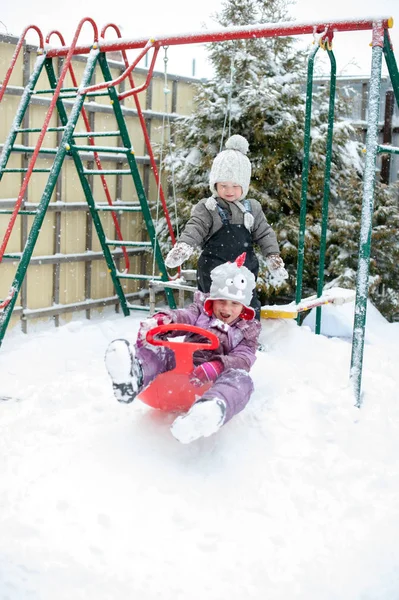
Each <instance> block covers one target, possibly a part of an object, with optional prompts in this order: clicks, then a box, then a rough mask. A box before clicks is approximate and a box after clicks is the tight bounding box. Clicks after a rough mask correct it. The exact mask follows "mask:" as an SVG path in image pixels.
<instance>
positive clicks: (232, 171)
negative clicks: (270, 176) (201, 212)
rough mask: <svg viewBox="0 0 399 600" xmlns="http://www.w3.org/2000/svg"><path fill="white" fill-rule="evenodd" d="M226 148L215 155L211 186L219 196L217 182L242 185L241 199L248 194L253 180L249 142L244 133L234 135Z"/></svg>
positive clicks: (213, 192)
mask: <svg viewBox="0 0 399 600" xmlns="http://www.w3.org/2000/svg"><path fill="white" fill-rule="evenodd" d="M225 146H226V150H223V151H222V152H219V154H218V155H217V156H216V157H215V159H214V161H213V164H212V169H211V172H210V175H209V187H210V189H211V192H212V194H213V195H214V196H217V191H216V184H217V183H221V182H228V181H231V182H232V183H235V184H236V185H240V186H241V187H242V194H241V196H240V198H239V200H243V199H244V198H245V196H246V195H247V194H248V189H249V183H250V181H251V163H250V162H249V159H248V157H247V152H248V148H249V145H248V142H247V140H246V139H245V138H244V137H243V136H242V135H232V136H231V137H229V139H228V140H227V142H226V144H225Z"/></svg>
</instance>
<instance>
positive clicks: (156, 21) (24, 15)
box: [0, 0, 399, 77]
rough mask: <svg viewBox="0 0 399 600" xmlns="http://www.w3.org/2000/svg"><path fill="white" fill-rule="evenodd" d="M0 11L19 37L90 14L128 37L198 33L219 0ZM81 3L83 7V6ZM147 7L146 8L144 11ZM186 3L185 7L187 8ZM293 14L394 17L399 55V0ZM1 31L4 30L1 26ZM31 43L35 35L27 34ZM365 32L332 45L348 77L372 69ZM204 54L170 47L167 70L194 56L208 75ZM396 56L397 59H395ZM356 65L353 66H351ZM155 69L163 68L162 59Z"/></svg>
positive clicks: (310, 4) (46, 4) (64, 28)
mask: <svg viewBox="0 0 399 600" xmlns="http://www.w3.org/2000/svg"><path fill="white" fill-rule="evenodd" d="M2 4H3V6H2V8H1V11H0V21H1V22H2V23H3V24H4V25H5V26H6V28H7V31H8V32H9V33H13V34H17V35H19V34H20V32H21V31H22V30H23V29H24V27H25V26H26V25H29V24H31V23H33V24H36V25H38V26H39V27H40V28H41V29H42V31H43V32H44V33H47V32H48V31H50V30H51V29H59V30H60V31H61V33H63V35H64V37H65V38H66V40H67V42H69V41H70V40H71V39H72V36H73V33H74V31H75V29H76V26H77V24H78V22H79V20H80V19H81V18H82V17H87V16H90V17H92V18H93V19H94V20H95V21H96V23H97V25H98V26H99V28H101V27H102V26H103V25H104V24H105V23H109V22H115V23H116V24H118V25H120V26H121V28H122V35H123V37H126V38H131V37H135V36H140V37H146V36H147V35H148V37H150V36H152V35H156V34H159V33H165V34H166V33H186V32H190V31H198V30H200V29H201V28H202V27H203V26H204V25H206V26H207V27H208V28H209V29H213V28H215V27H216V26H217V25H216V23H215V22H214V21H212V19H211V15H212V14H214V13H215V12H216V11H217V10H218V8H220V7H221V4H222V3H221V0H201V1H198V2H190V3H187V0H169V2H165V1H164V0H152V1H151V2H149V3H147V4H145V3H139V4H136V6H137V8H135V3H133V2H131V1H130V0H129V1H127V0H119V1H118V2H116V3H115V9H114V10H113V11H112V10H110V6H111V5H112V3H110V2H109V1H108V0H106V1H105V0H99V1H97V2H93V3H92V5H91V6H89V5H88V4H87V3H82V2H81V0H68V3H67V9H66V10H65V11H63V10H62V8H61V5H60V4H59V3H56V2H54V0H41V1H40V3H35V2H32V1H31V0H18V2H11V1H10V2H3V3H2ZM82 6H84V8H83V9H82ZM146 7H148V12H147V13H146V12H145V10H146ZM188 7H189V8H188ZM291 14H292V17H293V18H295V19H296V20H297V21H301V22H306V21H312V22H313V21H317V20H322V21H323V20H326V19H329V20H331V19H345V18H348V19H353V18H357V17H365V16H366V17H368V16H393V17H394V20H395V21H396V25H395V24H394V27H393V29H392V30H391V37H392V41H393V43H394V48H395V47H396V48H397V50H396V53H397V55H398V54H399V2H398V1H397V0H379V2H375V0H361V1H360V0H333V1H331V2H328V3H327V2H324V3H321V2H316V1H315V0H298V2H297V3H296V4H294V5H293V6H292V7H291ZM0 31H4V27H3V25H1V24H0ZM84 34H86V36H87V35H88V36H89V39H90V36H91V28H90V26H89V25H85V27H84V29H83V31H82V35H84ZM302 37H303V39H304V41H305V43H306V44H311V41H312V40H311V39H310V38H309V37H308V36H307V37H306V38H305V37H304V36H302ZM28 39H30V40H31V41H32V43H35V42H36V40H37V36H35V35H32V36H31V37H30V38H28ZM370 40H371V35H370V33H369V32H353V33H345V34H337V35H336V37H335V43H334V52H335V54H336V58H337V69H338V72H339V73H342V74H347V75H367V74H369V72H370V62H371V49H370V47H369V45H368V44H369V42H370ZM205 57H206V54H205V52H204V50H203V49H202V48H201V47H199V46H194V45H188V46H184V47H182V48H180V49H179V48H177V47H172V48H170V49H169V58H170V62H169V68H170V72H174V73H176V72H178V73H179V74H183V75H189V76H190V75H192V66H193V59H195V61H196V75H197V76H198V77H205V76H207V75H209V74H210V68H209V66H208V65H207V62H206V58H205ZM397 60H398V59H397ZM354 63H356V64H354ZM157 68H159V69H162V68H163V63H162V58H161V59H160V63H159V66H158V67H157Z"/></svg>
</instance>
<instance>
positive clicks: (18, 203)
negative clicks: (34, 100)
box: [0, 17, 98, 262]
mask: <svg viewBox="0 0 399 600" xmlns="http://www.w3.org/2000/svg"><path fill="white" fill-rule="evenodd" d="M86 21H88V22H89V23H90V24H91V25H92V26H93V30H94V43H95V44H97V43H98V29H97V25H96V24H95V22H94V21H93V19H91V18H90V17H85V18H84V19H81V21H80V22H79V24H78V26H77V28H76V32H75V35H74V37H73V40H72V44H71V46H70V48H69V51H68V53H67V56H66V59H65V62H64V64H63V66H62V70H61V73H60V76H59V79H58V83H57V87H56V88H55V90H54V95H53V98H52V100H51V102H50V106H49V108H48V110H47V113H46V116H45V118H44V123H43V127H42V130H41V132H40V135H39V139H38V140H37V142H36V146H35V149H34V151H33V154H32V156H31V159H30V161H29V165H28V169H27V172H26V173H25V177H24V180H23V182H22V185H21V189H20V191H19V195H18V198H17V201H16V203H15V206H14V210H13V212H12V215H11V218H10V221H9V223H8V226H7V229H6V232H5V234H4V238H3V242H2V244H1V247H0V262H1V261H2V260H3V256H4V253H5V251H6V248H7V244H8V240H9V239H10V236H11V232H12V230H13V227H14V224H15V221H16V219H17V216H18V213H19V209H20V207H21V204H22V201H23V198H24V195H25V192H26V189H27V187H28V183H29V180H30V177H31V175H32V172H33V169H34V167H35V164H36V160H37V157H38V156H39V152H40V148H41V146H42V144H43V140H44V137H45V135H46V133H47V128H48V126H49V122H50V119H51V116H52V114H53V112H54V108H55V106H56V102H57V100H58V96H59V94H60V91H61V88H62V84H63V83H64V79H65V76H66V74H67V71H68V69H69V65H70V63H71V60H72V56H73V55H74V54H75V48H76V44H77V41H78V37H79V35H80V31H81V29H82V27H83V25H84V23H85V22H86Z"/></svg>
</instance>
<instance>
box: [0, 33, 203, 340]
mask: <svg viewBox="0 0 399 600" xmlns="http://www.w3.org/2000/svg"><path fill="white" fill-rule="evenodd" d="M17 41H18V40H17V39H16V38H13V37H9V36H0V81H2V80H3V79H4V76H5V74H6V72H7V69H8V67H9V65H10V63H11V58H12V56H13V53H14V50H15V46H16V43H17ZM107 59H108V64H109V66H110V68H111V72H112V76H113V77H117V76H119V75H120V74H121V73H122V72H123V71H124V65H123V64H122V62H120V60H118V55H115V56H111V57H110V56H107ZM35 61H36V48H35V47H33V46H29V45H24V47H23V50H21V53H20V55H19V58H18V60H17V63H16V66H15V68H14V71H13V74H12V76H11V79H10V81H9V84H8V87H7V91H6V95H5V96H4V98H3V101H2V103H1V104H0V144H1V146H0V149H1V147H2V144H3V143H4V141H5V139H6V137H7V135H8V134H9V132H10V129H11V127H12V123H13V120H14V117H15V114H16V112H17V108H18V105H19V101H20V98H21V95H22V91H23V88H24V86H25V85H26V83H27V81H28V77H29V74H30V72H31V69H32V67H33V65H34V63H35ZM72 64H73V68H74V71H75V74H76V78H77V81H78V84H79V82H80V81H81V77H82V74H83V71H84V68H85V65H86V58H85V57H80V56H79V57H75V58H74V60H73V63H72ZM61 65H62V62H61V60H60V59H54V60H53V66H54V68H55V70H56V72H57V71H58V72H59V70H60V68H61ZM146 75H147V71H146V70H144V69H138V70H135V71H134V73H133V77H134V83H135V85H136V86H139V85H141V84H142V83H144V81H145V79H146ZM95 79H96V81H102V79H103V77H102V73H101V71H100V69H99V68H98V67H97V68H96V73H95ZM197 83H198V81H197V80H195V79H191V78H187V77H180V76H174V75H169V74H168V88H169V91H170V93H169V94H165V91H164V88H165V84H164V74H163V73H159V72H158V73H154V76H153V78H152V81H151V84H150V86H149V88H148V89H147V90H145V91H143V92H141V93H140V94H139V95H138V97H139V101H140V105H141V108H142V110H143V113H144V117H145V121H146V125H147V128H148V131H149V134H150V138H151V142H152V147H153V151H154V154H155V158H156V160H157V161H158V159H159V152H160V147H161V139H162V121H163V115H164V113H165V106H166V108H167V112H168V113H169V115H170V118H171V121H172V123H173V120H174V119H175V118H176V116H177V115H178V116H183V115H187V114H190V113H191V112H192V110H193V108H194V96H195V92H196V84H197ZM72 85H73V84H72V81H71V79H70V76H69V74H68V75H67V78H66V81H65V83H64V87H69V86H72ZM124 87H125V85H124V82H122V84H121V85H120V90H123V89H124ZM48 88H49V83H48V80H47V75H46V72H45V70H44V69H43V71H42V73H41V75H40V78H39V81H38V83H37V85H36V88H35V89H36V90H38V89H48ZM72 102H73V101H72V100H64V104H65V107H66V109H67V111H69V110H70V108H71V106H72ZM165 102H166V105H165ZM49 104H50V97H49V96H48V95H47V96H45V95H43V96H42V95H35V96H33V97H32V102H31V104H30V106H29V108H28V111H27V113H26V116H25V119H24V123H23V127H29V128H33V127H36V128H39V129H41V127H42V125H43V121H44V118H45V115H46V112H47V109H48V106H49ZM84 106H85V108H86V111H87V112H88V115H89V119H90V126H91V130H92V131H116V130H118V126H117V123H116V120H115V118H114V114H113V111H112V107H111V105H110V103H109V98H108V96H107V97H101V96H99V97H96V98H87V100H86V101H85V104H84ZM123 106H124V108H123V110H124V113H125V119H126V124H127V128H128V131H129V136H130V139H131V142H132V144H133V147H134V151H135V157H136V161H137V164H138V168H139V172H140V176H141V180H142V182H143V185H144V190H145V193H146V196H147V199H148V200H149V202H150V204H151V203H152V204H153V205H154V204H155V203H156V201H157V197H158V190H157V185H156V182H155V178H154V177H153V175H152V169H151V165H150V161H149V157H148V153H147V149H146V146H145V141H144V136H143V133H142V130H141V125H140V122H139V118H138V116H137V110H136V106H135V102H134V99H133V97H129V98H126V99H125V100H124V101H123ZM57 125H58V126H59V125H60V122H59V118H58V116H57V114H56V111H54V114H53V116H52V118H51V121H50V126H57ZM78 131H85V126H84V122H83V118H82V117H80V118H79V122H78V125H77V126H76V128H75V132H78ZM39 135H40V133H20V134H18V136H17V139H16V142H15V143H16V144H22V145H24V146H34V145H35V144H36V142H37V139H38V137H39ZM61 135H62V134H61V133H59V132H48V133H47V134H46V136H45V138H44V141H43V144H42V148H55V147H56V146H57V145H58V144H59V142H60V139H61ZM164 135H165V137H166V138H168V136H169V131H165V133H164ZM78 143H80V144H82V145H87V144H88V139H84V138H80V139H79V140H78ZM95 143H96V145H103V146H118V145H121V144H120V141H119V140H118V139H117V137H116V136H115V137H106V138H96V139H95ZM30 156H31V154H27V153H23V152H21V153H14V152H13V153H12V154H11V156H10V159H9V162H8V164H7V167H15V168H23V167H26V166H27V164H28V161H29V158H30ZM106 158H107V160H104V158H102V159H101V162H102V166H103V168H104V169H106V168H112V169H122V168H124V169H127V168H128V165H127V163H126V160H125V158H124V156H121V155H118V154H109V155H108V156H107V157H106ZM51 164H52V157H50V158H49V157H48V155H45V154H40V155H39V157H38V160H37V163H36V167H50V166H51ZM84 164H85V166H87V167H88V168H95V164H94V160H93V155H92V154H88V155H87V156H85V161H84ZM158 169H159V165H158ZM90 177H91V179H90V185H91V188H92V191H93V196H94V199H95V201H96V203H106V202H107V200H106V196H105V193H104V190H103V186H102V183H101V178H100V177H99V176H90ZM47 179H48V174H47V173H33V174H32V177H31V181H30V183H29V186H28V190H27V194H26V195H25V198H24V203H23V206H22V208H25V209H29V208H34V207H35V206H34V205H37V203H38V202H40V199H41V196H42V193H43V190H44V186H45V183H46V181H47ZM22 180H23V174H22V173H5V174H4V175H3V178H2V181H1V183H0V208H3V209H12V208H13V207H14V206H15V202H16V199H17V197H18V193H19V189H20V186H21V182H22ZM107 183H108V187H109V191H110V194H111V197H112V200H113V201H114V202H118V201H122V202H124V203H125V202H127V203H134V202H137V201H138V198H137V193H136V190H135V186H134V183H133V180H132V177H131V176H120V175H107ZM162 183H163V188H164V190H165V194H166V190H167V182H166V179H165V178H163V181H162ZM100 216H101V221H102V223H103V226H104V230H105V233H106V235H107V237H108V238H109V239H116V233H115V226H114V223H113V220H112V216H111V214H110V213H104V212H103V213H101V215H100ZM161 216H162V209H161ZM33 218H34V217H33V216H19V217H18V218H17V222H16V224H15V226H14V229H13V232H12V234H11V237H10V240H9V243H8V246H7V250H6V253H7V254H11V253H20V252H21V251H22V250H23V248H24V245H25V242H26V239H27V235H28V232H29V230H30V227H31V224H32V222H33ZM118 218H119V220H120V227H121V230H122V234H123V238H124V239H125V240H134V241H137V240H147V239H148V235H147V232H146V228H145V222H144V221H143V219H142V216H141V213H128V212H120V213H119V217H118ZM153 218H154V219H155V210H154V214H153ZM9 220H10V215H4V214H0V241H2V240H3V236H4V233H5V231H6V228H7V225H8V223H9ZM128 253H129V258H130V264H131V266H130V271H129V272H130V273H145V274H151V273H152V253H151V254H149V253H148V252H144V253H143V252H142V251H137V250H136V249H132V248H131V249H128ZM113 254H114V256H115V257H116V260H117V262H118V264H119V268H121V269H123V267H124V261H123V259H122V258H119V257H121V256H122V252H121V250H120V249H115V250H113ZM17 266H18V262H17V261H15V260H12V258H4V259H3V261H2V263H1V264H0V299H4V298H5V297H6V296H7V294H8V292H9V289H10V286H11V284H12V281H13V278H14V275H15V271H16V268H17ZM122 284H123V287H124V289H125V293H126V294H127V295H128V298H129V299H132V301H133V302H134V303H136V304H138V303H144V304H147V303H148V299H147V297H146V294H145V293H143V292H142V289H145V287H146V286H145V284H141V283H140V282H137V281H132V280H122ZM140 291H141V293H140ZM107 305H115V307H116V308H118V298H117V297H116V296H115V295H114V289H113V284H112V280H111V277H110V275H109V272H108V268H107V265H106V263H105V260H104V258H103V254H102V250H101V246H100V244H99V241H98V238H97V234H96V231H95V229H94V227H93V224H92V220H91V216H90V213H89V212H88V210H87V202H86V198H85V195H84V193H83V190H82V186H81V184H80V181H79V177H78V174H77V171H76V168H75V165H74V162H73V160H72V159H71V158H70V157H67V158H66V160H65V161H64V165H63V167H62V171H61V174H60V177H59V178H58V181H57V184H56V187H55V189H54V192H53V194H52V198H51V202H50V205H49V209H48V211H47V214H46V217H45V220H44V223H43V226H42V228H41V231H40V234H39V237H38V240H37V243H36V246H35V249H34V252H33V256H32V260H31V263H30V265H29V268H28V272H27V276H26V278H25V282H24V285H23V286H22V289H21V292H20V295H19V298H18V300H17V303H16V307H15V310H14V314H13V318H12V320H11V323H10V326H13V325H15V324H16V323H19V322H20V323H21V324H22V328H23V330H24V331H26V330H27V328H28V322H29V321H30V320H31V319H41V318H42V319H43V318H46V319H47V318H49V317H51V318H53V319H54V321H55V323H56V324H58V323H59V319H60V317H62V318H66V319H68V318H70V315H71V313H72V312H75V311H77V310H83V311H85V312H86V316H87V317H88V318H89V317H90V314H91V311H92V310H101V309H102V308H103V307H104V306H107Z"/></svg>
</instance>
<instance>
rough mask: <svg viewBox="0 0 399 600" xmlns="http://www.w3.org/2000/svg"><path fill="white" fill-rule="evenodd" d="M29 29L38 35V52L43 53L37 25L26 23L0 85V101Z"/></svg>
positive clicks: (42, 44) (41, 37)
mask: <svg viewBox="0 0 399 600" xmlns="http://www.w3.org/2000/svg"><path fill="white" fill-rule="evenodd" d="M29 29H34V30H35V31H36V32H37V34H38V36H39V49H38V54H39V53H43V51H44V43H43V34H42V32H41V31H40V29H39V28H38V27H36V25H28V27H25V29H24V30H23V32H22V34H21V37H20V38H19V40H18V44H17V46H16V48H15V51H14V54H13V57H12V59H11V64H10V66H9V67H8V70H7V73H6V76H5V77H4V81H3V85H2V86H1V87H0V102H1V101H2V99H3V96H4V94H5V92H6V88H7V85H8V82H9V81H10V77H11V74H12V72H13V70H14V67H15V63H16V62H17V58H18V56H19V52H20V50H21V48H22V45H23V43H24V41H25V37H26V34H27V33H28V31H29Z"/></svg>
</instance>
